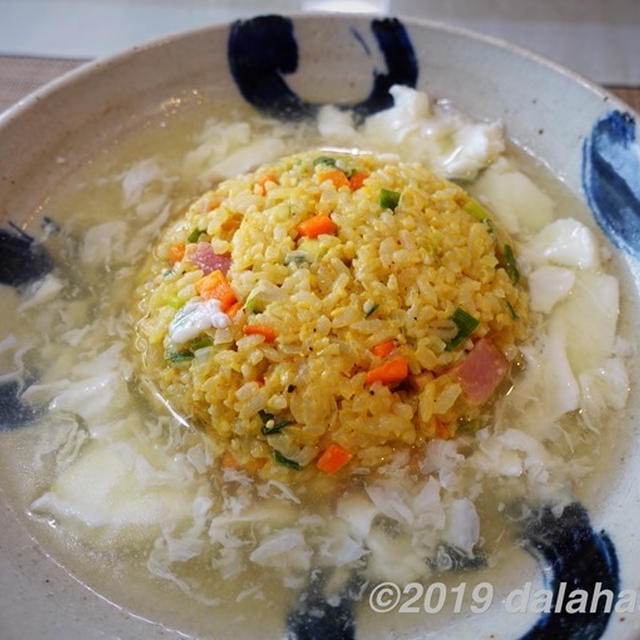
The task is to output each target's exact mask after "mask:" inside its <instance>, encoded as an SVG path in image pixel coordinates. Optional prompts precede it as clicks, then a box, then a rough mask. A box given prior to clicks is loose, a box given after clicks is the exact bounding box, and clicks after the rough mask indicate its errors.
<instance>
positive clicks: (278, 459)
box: [273, 449, 300, 471]
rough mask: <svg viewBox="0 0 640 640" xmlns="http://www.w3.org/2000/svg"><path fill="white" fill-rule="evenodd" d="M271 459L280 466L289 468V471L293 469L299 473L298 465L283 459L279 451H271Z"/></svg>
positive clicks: (293, 461)
mask: <svg viewBox="0 0 640 640" xmlns="http://www.w3.org/2000/svg"><path fill="white" fill-rule="evenodd" d="M273 459H274V460H275V461H276V462H277V463H278V464H281V465H282V466H283V467H289V469H293V470H294V471H300V465H299V464H298V463H297V462H296V461H295V460H289V458H285V457H284V456H283V455H282V454H281V453H280V452H279V451H276V450H275V449H274V450H273Z"/></svg>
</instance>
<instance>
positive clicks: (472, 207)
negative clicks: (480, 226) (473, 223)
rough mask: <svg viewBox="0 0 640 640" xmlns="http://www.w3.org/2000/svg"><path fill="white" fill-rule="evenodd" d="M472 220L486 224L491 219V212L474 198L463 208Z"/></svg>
mask: <svg viewBox="0 0 640 640" xmlns="http://www.w3.org/2000/svg"><path fill="white" fill-rule="evenodd" d="M462 208H463V209H464V210H465V211H466V212H467V213H468V214H469V215H470V216H471V217H472V218H475V219H476V220H479V221H480V222H484V221H485V220H486V219H487V218H488V217H489V212H488V211H487V210H486V209H485V208H484V207H483V206H482V205H481V204H480V203H479V202H478V201H477V200H474V199H473V198H470V199H469V200H467V201H466V202H465V204H464V206H463V207H462Z"/></svg>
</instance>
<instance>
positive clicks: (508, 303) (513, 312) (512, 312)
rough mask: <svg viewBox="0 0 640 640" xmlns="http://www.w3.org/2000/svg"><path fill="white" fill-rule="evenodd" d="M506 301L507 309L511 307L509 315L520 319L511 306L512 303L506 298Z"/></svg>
mask: <svg viewBox="0 0 640 640" xmlns="http://www.w3.org/2000/svg"><path fill="white" fill-rule="evenodd" d="M505 303H506V305H507V309H509V315H510V316H511V317H512V318H513V319H514V320H517V319H518V314H517V313H516V312H515V309H514V308H513V307H512V306H511V303H510V302H509V301H508V300H505Z"/></svg>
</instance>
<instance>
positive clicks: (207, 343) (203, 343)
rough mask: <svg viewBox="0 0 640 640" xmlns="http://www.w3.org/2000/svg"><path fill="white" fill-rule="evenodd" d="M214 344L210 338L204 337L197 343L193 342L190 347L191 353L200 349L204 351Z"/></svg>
mask: <svg viewBox="0 0 640 640" xmlns="http://www.w3.org/2000/svg"><path fill="white" fill-rule="evenodd" d="M212 344H213V340H212V339H211V338H210V337H209V336H204V337H202V338H199V339H198V340H196V341H195V342H192V343H191V344H190V345H189V351H192V352H193V351H197V350H198V349H204V348H205V347H210V346H211V345H212Z"/></svg>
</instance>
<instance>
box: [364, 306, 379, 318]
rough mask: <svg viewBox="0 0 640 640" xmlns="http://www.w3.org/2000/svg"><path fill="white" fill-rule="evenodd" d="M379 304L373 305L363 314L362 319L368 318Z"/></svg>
mask: <svg viewBox="0 0 640 640" xmlns="http://www.w3.org/2000/svg"><path fill="white" fill-rule="evenodd" d="M379 306H380V305H379V304H374V305H373V306H372V307H371V308H370V309H369V310H368V311H367V312H366V313H365V314H364V317H365V318H368V317H369V316H370V315H371V314H372V313H374V311H375V310H376V309H377V308H378V307H379Z"/></svg>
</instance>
